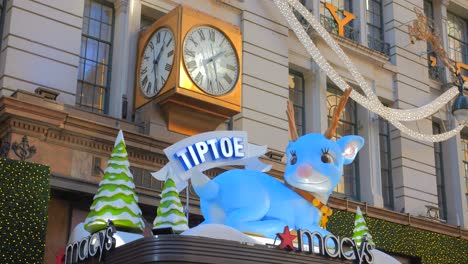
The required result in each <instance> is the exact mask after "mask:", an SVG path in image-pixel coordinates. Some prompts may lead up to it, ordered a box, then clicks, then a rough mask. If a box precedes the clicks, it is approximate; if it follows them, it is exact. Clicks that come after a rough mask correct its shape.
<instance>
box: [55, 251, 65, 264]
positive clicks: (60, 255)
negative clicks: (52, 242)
mask: <svg viewBox="0 0 468 264" xmlns="http://www.w3.org/2000/svg"><path fill="white" fill-rule="evenodd" d="M55 260H56V261H57V264H63V262H64V261H65V249H64V248H60V249H59V251H58V254H57V256H56V257H55Z"/></svg>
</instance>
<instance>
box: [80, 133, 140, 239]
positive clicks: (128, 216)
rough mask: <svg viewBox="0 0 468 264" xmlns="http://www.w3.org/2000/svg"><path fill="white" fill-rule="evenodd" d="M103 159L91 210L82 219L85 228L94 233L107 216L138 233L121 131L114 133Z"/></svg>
mask: <svg viewBox="0 0 468 264" xmlns="http://www.w3.org/2000/svg"><path fill="white" fill-rule="evenodd" d="M107 163H108V165H107V168H106V170H105V171H104V178H103V179H102V181H101V182H100V183H99V189H98V191H97V193H96V195H95V196H94V201H93V204H92V205H91V208H90V209H91V211H90V213H89V214H88V217H87V218H86V220H85V229H86V230H88V231H89V232H91V233H94V232H96V231H99V230H102V229H104V228H106V226H107V220H111V221H112V222H113V223H114V225H115V227H116V228H117V229H120V230H122V231H130V232H137V233H139V232H141V231H142V230H143V229H144V227H145V224H144V223H143V220H142V218H141V210H140V208H139V207H138V197H137V196H136V194H135V184H134V183H133V175H132V173H131V172H130V170H129V166H130V163H129V162H128V159H127V150H126V147H125V141H124V138H123V133H122V131H119V134H118V135H117V138H116V140H115V144H114V149H113V150H112V154H111V157H110V159H109V161H108V162H107Z"/></svg>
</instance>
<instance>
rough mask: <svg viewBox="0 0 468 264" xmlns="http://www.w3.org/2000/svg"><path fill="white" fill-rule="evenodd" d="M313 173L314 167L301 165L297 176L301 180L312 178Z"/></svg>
mask: <svg viewBox="0 0 468 264" xmlns="http://www.w3.org/2000/svg"><path fill="white" fill-rule="evenodd" d="M312 172H314V169H312V167H311V166H309V165H307V164H304V165H301V166H299V168H297V176H299V177H301V178H308V177H310V176H311V175H312Z"/></svg>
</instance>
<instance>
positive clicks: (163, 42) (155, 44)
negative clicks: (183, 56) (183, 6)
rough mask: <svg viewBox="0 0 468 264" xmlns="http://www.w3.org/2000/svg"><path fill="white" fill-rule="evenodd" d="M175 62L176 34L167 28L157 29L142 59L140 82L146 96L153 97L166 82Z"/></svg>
mask: <svg viewBox="0 0 468 264" xmlns="http://www.w3.org/2000/svg"><path fill="white" fill-rule="evenodd" d="M173 62H174V35H173V34H172V31H170V30H169V29H167V28H161V29H159V30H157V31H156V32H155V33H154V34H153V35H152V36H151V38H150V40H149V41H148V44H146V47H145V51H144V53H143V58H142V60H141V66H140V73H139V84H140V89H141V92H142V93H143V94H144V95H145V96H146V97H153V96H155V95H157V94H158V93H159V91H160V90H161V89H162V88H163V87H164V85H165V84H166V81H167V78H168V76H169V73H170V72H171V69H172V64H173Z"/></svg>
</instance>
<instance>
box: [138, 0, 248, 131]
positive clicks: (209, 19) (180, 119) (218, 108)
mask: <svg viewBox="0 0 468 264" xmlns="http://www.w3.org/2000/svg"><path fill="white" fill-rule="evenodd" d="M198 26H210V27H214V28H216V29H217V30H219V31H220V32H221V33H222V34H224V35H225V36H226V38H227V39H228V40H229V41H230V42H231V44H232V46H233V49H234V52H235V55H236V56H237V60H238V63H239V65H238V66H239V72H238V76H237V83H236V84H235V85H234V87H233V88H232V89H231V91H229V92H228V93H226V94H223V95H210V94H208V93H206V92H205V91H203V90H202V89H200V88H199V87H198V86H197V85H196V84H195V83H194V82H193V81H192V79H191V78H190V76H189V74H188V72H187V70H186V68H185V64H184V61H183V54H182V48H183V41H184V39H185V36H186V35H187V33H188V32H189V31H190V30H191V29H192V28H194V27H198ZM162 27H167V28H169V29H170V30H171V31H172V33H173V34H174V42H175V43H174V55H173V56H174V62H173V66H172V69H171V72H170V73H169V76H168V79H167V81H166V84H165V85H164V87H162V88H161V90H160V91H159V93H158V94H157V95H156V96H155V97H152V98H145V97H144V96H143V94H142V92H141V90H140V87H139V82H138V79H137V78H135V101H134V107H135V109H138V108H140V107H141V106H143V105H145V104H147V103H149V102H151V101H154V102H156V103H158V104H159V106H160V108H161V110H162V111H163V114H164V118H165V119H166V121H167V125H168V129H169V130H171V131H176V132H179V133H182V134H186V135H194V134H197V133H201V132H206V131H212V130H214V129H216V127H218V126H219V125H220V124H221V123H222V122H224V121H225V120H226V119H229V118H230V117H232V116H234V115H235V114H238V113H240V111H241V96H242V35H241V32H240V29H239V28H238V27H236V26H234V25H232V24H230V23H228V22H225V21H222V20H220V19H218V18H215V17H213V16H210V15H208V14H206V13H203V12H201V11H198V10H195V9H192V8H190V7H187V6H185V5H179V6H178V7H176V8H175V9H174V10H172V11H171V12H169V13H168V14H166V15H165V16H164V17H162V18H161V19H159V20H158V21H156V22H155V23H154V24H152V25H151V26H149V27H148V28H147V29H146V30H144V31H143V32H142V33H141V34H140V38H139V42H138V53H137V66H136V74H135V75H136V77H138V74H139V72H140V64H141V60H142V55H143V52H144V48H145V46H146V44H147V42H148V41H149V39H150V37H151V36H152V33H154V32H155V31H156V30H158V29H159V28H162Z"/></svg>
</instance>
